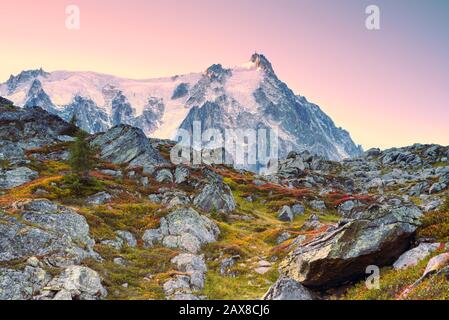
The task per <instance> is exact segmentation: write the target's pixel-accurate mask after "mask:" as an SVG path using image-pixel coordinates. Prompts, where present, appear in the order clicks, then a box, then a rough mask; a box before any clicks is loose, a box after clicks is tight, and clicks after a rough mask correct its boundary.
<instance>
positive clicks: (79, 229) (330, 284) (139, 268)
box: [0, 99, 449, 300]
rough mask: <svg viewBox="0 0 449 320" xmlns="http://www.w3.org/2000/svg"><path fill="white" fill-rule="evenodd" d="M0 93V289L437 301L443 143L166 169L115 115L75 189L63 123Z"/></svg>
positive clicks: (446, 168) (442, 253)
mask: <svg viewBox="0 0 449 320" xmlns="http://www.w3.org/2000/svg"><path fill="white" fill-rule="evenodd" d="M0 102H1V106H0V164H1V172H0V299H36V300H48V299H57V300H59V299H67V300H70V299H74V300H77V299H87V300H92V299H143V300H146V299H260V298H262V297H264V298H265V299H446V298H447V293H448V292H449V291H448V288H449V282H448V280H447V275H448V270H449V269H448V268H449V253H448V249H449V248H448V246H447V243H448V242H449V232H448V230H449V229H448V227H447V226H448V223H449V161H448V158H449V147H447V146H446V147H444V146H438V145H418V144H417V145H413V146H409V147H404V148H396V149H390V150H384V151H381V150H378V149H372V150H368V151H367V152H365V153H364V154H363V155H362V156H360V157H358V158H354V159H350V160H344V161H340V162H337V161H330V160H327V159H324V158H323V157H319V156H315V155H312V154H311V153H308V152H306V151H304V152H291V153H290V154H289V155H288V156H287V157H286V158H285V159H284V160H281V161H280V162H279V172H277V173H276V174H275V175H271V176H259V175H256V174H254V173H251V172H247V171H244V170H235V169H233V168H231V167H227V166H222V165H217V166H206V165H200V166H184V165H177V166H176V165H173V164H171V163H170V162H169V161H168V157H169V152H170V149H171V148H172V146H173V143H172V142H170V141H168V140H160V139H148V138H147V137H146V136H145V134H144V132H143V131H142V130H140V129H138V128H134V127H131V126H129V125H118V126H115V127H113V128H111V129H109V130H107V131H106V132H104V133H97V134H94V135H91V136H89V143H90V145H91V146H92V148H94V150H95V151H96V156H95V157H96V160H95V165H94V168H93V169H92V170H91V171H90V173H89V175H90V177H91V178H92V179H91V182H90V183H89V184H87V185H79V184H77V183H75V181H74V179H73V175H72V169H71V167H70V165H69V163H68V158H69V149H70V146H71V145H72V143H73V140H74V136H75V135H76V133H77V131H78V129H77V128H76V127H74V126H72V125H70V124H68V123H66V122H64V121H63V120H61V119H60V118H58V117H56V116H53V115H51V114H50V113H48V112H46V111H45V110H42V109H41V108H18V107H14V106H13V105H12V102H11V101H7V100H4V99H2V100H0ZM373 265H374V266H378V267H379V268H380V288H379V289H367V287H366V286H365V281H364V279H365V278H366V277H367V276H368V275H367V274H366V269H367V267H369V266H373Z"/></svg>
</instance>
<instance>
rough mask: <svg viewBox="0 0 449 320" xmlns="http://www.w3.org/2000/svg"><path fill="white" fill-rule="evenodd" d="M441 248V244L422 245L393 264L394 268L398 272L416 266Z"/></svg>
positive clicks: (404, 254)
mask: <svg viewBox="0 0 449 320" xmlns="http://www.w3.org/2000/svg"><path fill="white" fill-rule="evenodd" d="M439 247H440V244H439V243H421V244H420V245H419V246H417V247H416V248H413V249H411V250H409V251H407V252H405V253H403V254H402V255H401V256H400V257H399V259H398V260H396V262H395V263H394V264H393V268H395V269H396V270H401V269H406V268H408V267H411V266H416V265H417V264H418V262H420V261H421V260H424V259H425V258H426V257H427V256H428V255H429V254H431V253H432V252H434V251H435V250H437V249H438V248H439Z"/></svg>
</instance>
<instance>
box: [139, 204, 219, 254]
mask: <svg viewBox="0 0 449 320" xmlns="http://www.w3.org/2000/svg"><path fill="white" fill-rule="evenodd" d="M160 224H161V225H160V227H159V229H150V230H147V231H145V233H144V235H143V238H142V240H143V241H144V243H145V245H146V246H147V247H152V246H154V245H155V244H157V243H162V244H163V245H164V246H166V247H168V248H180V249H183V250H185V251H187V252H190V253H197V252H198V251H199V250H200V248H201V246H202V245H204V244H206V243H210V242H214V241H216V240H217V237H218V235H219V234H220V230H219V229H218V226H217V225H216V223H215V222H213V221H212V220H210V219H209V218H207V217H205V216H201V215H200V214H199V213H198V212H196V211H195V210H194V209H192V208H180V209H177V210H175V211H173V212H171V213H170V214H168V215H167V216H166V217H164V218H162V219H161V221H160Z"/></svg>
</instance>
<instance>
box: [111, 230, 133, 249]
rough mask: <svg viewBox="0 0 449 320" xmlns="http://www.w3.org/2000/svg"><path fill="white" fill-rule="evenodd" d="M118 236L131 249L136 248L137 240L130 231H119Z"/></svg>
mask: <svg viewBox="0 0 449 320" xmlns="http://www.w3.org/2000/svg"><path fill="white" fill-rule="evenodd" d="M116 234H117V236H118V237H119V238H121V239H122V240H123V241H124V242H125V243H126V244H127V245H128V246H129V247H136V246H137V240H136V237H134V235H133V234H132V233H131V232H129V231H122V230H119V231H117V232H116Z"/></svg>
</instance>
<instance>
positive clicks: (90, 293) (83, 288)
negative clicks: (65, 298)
mask: <svg viewBox="0 0 449 320" xmlns="http://www.w3.org/2000/svg"><path fill="white" fill-rule="evenodd" d="M47 287H48V289H47V290H49V291H55V292H59V291H61V290H65V291H67V292H69V293H70V295H71V296H72V299H76V300H98V299H101V298H105V297H106V296H107V294H108V293H107V291H106V289H105V288H104V287H103V285H102V284H101V279H100V276H99V275H98V273H97V272H96V271H94V270H92V269H90V268H87V267H84V266H69V267H67V268H66V269H65V270H64V271H63V272H62V273H61V274H60V275H59V276H58V277H56V278H54V279H53V280H51V281H50V283H48V285H47Z"/></svg>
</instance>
